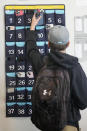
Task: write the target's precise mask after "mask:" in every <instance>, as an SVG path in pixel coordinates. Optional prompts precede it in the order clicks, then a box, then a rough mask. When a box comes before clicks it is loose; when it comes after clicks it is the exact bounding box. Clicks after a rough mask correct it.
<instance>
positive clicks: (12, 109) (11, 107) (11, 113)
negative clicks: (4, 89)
mask: <svg viewBox="0 0 87 131" xmlns="http://www.w3.org/2000/svg"><path fill="white" fill-rule="evenodd" d="M6 116H7V117H15V116H16V103H15V102H11V103H9V102H8V103H6Z"/></svg>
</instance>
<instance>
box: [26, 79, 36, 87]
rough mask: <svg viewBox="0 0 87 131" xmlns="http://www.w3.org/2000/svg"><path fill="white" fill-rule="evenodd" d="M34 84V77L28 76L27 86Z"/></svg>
mask: <svg viewBox="0 0 87 131" xmlns="http://www.w3.org/2000/svg"><path fill="white" fill-rule="evenodd" d="M33 84H34V79H29V78H28V77H26V86H30V87H32V86H33Z"/></svg>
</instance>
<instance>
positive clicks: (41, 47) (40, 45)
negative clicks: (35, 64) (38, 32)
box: [36, 41, 45, 55]
mask: <svg viewBox="0 0 87 131" xmlns="http://www.w3.org/2000/svg"><path fill="white" fill-rule="evenodd" d="M36 44H37V46H38V49H39V52H40V53H41V54H42V55H44V54H45V42H42V41H40V42H36Z"/></svg>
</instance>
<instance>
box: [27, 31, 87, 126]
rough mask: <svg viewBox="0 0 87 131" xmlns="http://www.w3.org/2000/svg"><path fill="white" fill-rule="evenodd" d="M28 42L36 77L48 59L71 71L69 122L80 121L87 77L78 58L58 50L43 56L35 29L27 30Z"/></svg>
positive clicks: (49, 61)
mask: <svg viewBox="0 0 87 131" xmlns="http://www.w3.org/2000/svg"><path fill="white" fill-rule="evenodd" d="M26 42H27V56H28V60H30V61H31V64H32V67H33V72H34V77H35V79H36V77H37V74H38V73H39V71H40V69H41V68H42V67H43V65H44V63H45V62H44V61H48V65H52V64H55V65H58V66H61V67H63V68H66V69H67V70H68V71H69V74H70V80H71V96H72V101H71V102H72V107H71V109H69V113H68V122H69V123H73V122H76V121H79V120H80V118H81V116H80V112H79V109H82V110H83V109H85V108H86V107H87V78H86V75H85V73H84V71H83V69H82V67H81V65H80V63H79V62H78V58H76V57H74V56H71V55H68V54H65V53H61V52H58V51H51V52H50V53H48V54H47V55H46V57H44V58H43V56H42V55H41V54H40V53H39V51H38V48H37V46H36V33H35V32H34V31H27V37H26ZM73 108H75V110H76V114H73V113H74V112H73ZM71 125H72V124H71Z"/></svg>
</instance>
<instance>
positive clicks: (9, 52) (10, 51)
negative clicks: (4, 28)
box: [6, 42, 15, 62]
mask: <svg viewBox="0 0 87 131" xmlns="http://www.w3.org/2000/svg"><path fill="white" fill-rule="evenodd" d="M6 57H7V60H8V61H9V62H10V61H11V60H12V59H14V60H15V42H6ZM11 58H12V59H11Z"/></svg>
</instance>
